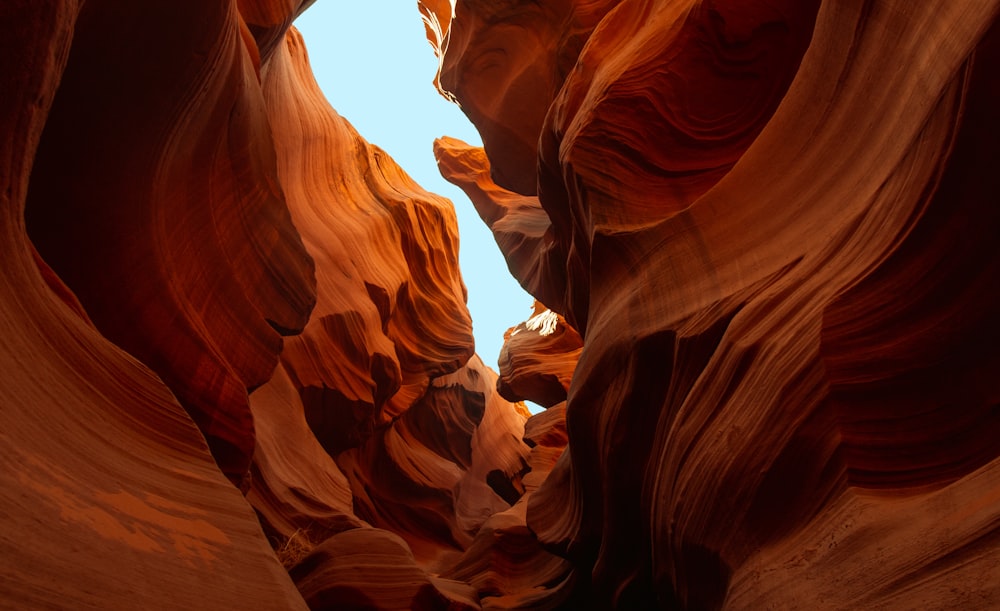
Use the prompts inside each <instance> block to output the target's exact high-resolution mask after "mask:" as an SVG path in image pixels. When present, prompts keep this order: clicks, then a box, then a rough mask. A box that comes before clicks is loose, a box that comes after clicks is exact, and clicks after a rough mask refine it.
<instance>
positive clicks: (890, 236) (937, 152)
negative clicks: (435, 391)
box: [422, 0, 1000, 609]
mask: <svg viewBox="0 0 1000 611" xmlns="http://www.w3.org/2000/svg"><path fill="white" fill-rule="evenodd" d="M422 10H423V12H424V14H425V19H426V21H427V24H428V28H427V29H428V34H429V38H430V40H431V42H432V44H435V45H436V46H437V49H438V53H439V57H440V60H441V72H440V74H439V78H438V81H437V82H438V85H439V87H440V88H441V89H442V90H443V91H444V92H445V93H446V94H447V95H448V96H450V97H452V98H453V99H455V100H456V101H457V102H458V103H459V104H461V106H462V108H463V110H464V111H465V112H466V114H467V115H468V116H469V118H470V119H471V120H472V121H473V122H474V123H475V124H476V125H477V127H478V128H479V130H480V133H481V134H482V136H483V142H484V145H485V146H484V149H485V150H482V149H476V148H473V147H469V146H466V145H464V144H463V143H460V142H457V141H454V140H450V139H443V140H441V141H439V142H438V145H437V154H438V157H439V162H440V166H441V169H442V172H443V174H444V175H445V176H446V177H447V178H448V179H449V180H451V181H452V182H454V183H455V184H458V185H460V186H461V187H462V188H463V189H465V191H466V192H467V193H468V195H469V196H470V198H471V199H472V201H473V202H474V204H475V205H476V207H477V210H478V211H479V213H480V215H481V216H482V218H483V220H484V221H485V222H486V223H487V225H489V226H490V228H491V229H492V230H493V232H494V234H495V237H496V241H497V244H498V245H499V247H500V249H501V250H502V251H503V252H504V255H505V256H506V258H507V260H508V265H509V267H510V269H511V271H512V272H513V273H514V275H515V276H516V277H517V278H518V280H519V281H520V283H521V284H522V286H524V287H525V289H526V290H528V291H529V292H530V293H532V294H533V295H535V297H536V298H537V299H538V300H539V301H541V302H542V303H544V304H545V306H546V307H548V308H551V309H552V310H554V311H555V312H558V313H559V314H561V315H562V316H564V317H565V319H566V320H567V321H568V323H569V324H570V325H571V326H572V327H573V328H575V329H576V330H577V331H578V332H579V333H580V335H581V336H582V338H583V345H582V350H581V351H580V353H579V361H578V364H577V366H576V369H575V372H574V374H573V377H572V382H571V384H570V386H569V389H568V399H567V402H566V404H565V427H566V432H567V438H568V446H567V448H566V450H565V451H564V452H563V453H562V455H561V456H560V458H559V459H558V460H557V462H556V463H555V465H554V466H553V467H552V469H551V472H550V473H549V475H548V477H547V478H546V479H545V480H544V481H543V482H542V483H541V484H540V486H539V487H538V488H537V489H536V490H534V491H533V492H532V493H531V495H530V499H529V500H528V502H527V508H526V515H525V523H526V526H527V527H528V529H530V532H532V533H533V534H534V535H535V536H537V540H538V542H539V544H540V545H541V546H542V547H543V548H544V549H545V550H547V551H548V552H551V553H554V554H556V555H557V556H559V557H561V558H564V559H567V560H568V561H570V563H571V564H572V572H573V573H575V576H574V578H570V577H567V578H566V579H565V580H564V581H563V582H560V584H559V585H558V586H556V587H554V588H553V591H552V593H551V598H550V601H553V602H554V601H556V600H559V599H560V597H563V600H568V601H575V602H570V603H565V604H566V605H567V606H568V607H570V608H572V607H573V606H574V605H576V606H588V605H589V606H592V607H593V608H601V609H603V608H622V609H640V608H697V609H700V608H720V607H724V608H733V609H763V608H837V609H844V608H954V607H973V608H989V607H993V606H996V605H997V604H1000V590H998V584H1000V503H998V502H997V499H998V498H1000V497H998V493H1000V451H998V448H997V445H996V443H995V439H996V438H997V435H998V433H1000V384H998V380H1000V360H998V358H997V352H996V349H995V346H996V342H997V339H998V338H1000V324H998V317H997V313H998V312H1000V288H998V285H997V282H996V279H997V277H998V275H997V273H998V271H1000V257H998V255H997V253H996V249H995V240H996V236H997V235H1000V215H998V211H997V207H996V202H997V201H1000V181H998V177H997V173H996V171H995V168H996V165H997V160H998V154H1000V153H998V147H997V142H998V141H1000V140H998V136H1000V119H998V116H997V113H996V112H995V108H997V104H998V102H1000V79H998V78H997V74H998V68H1000V26H997V25H996V19H997V11H998V8H997V3H996V2H956V3H950V4H948V5H946V6H945V5H940V4H938V5H933V6H931V5H929V4H913V3H908V2H894V1H889V0H879V1H866V0H852V1H848V2H839V1H838V2H831V1H823V2H820V1H814V2H801V1H798V0H795V1H791V0H790V1H782V2H728V1H723V0H716V1H713V0H705V1H694V0H691V1H657V0H648V1H629V0H621V1H605V2H599V1H598V2H570V1H567V2H554V3H545V4H543V5H542V4H536V3H524V2H478V1H473V0H464V1H463V0H459V1H458V2H457V5H456V6H454V7H449V6H447V5H446V4H445V5H442V3H436V2H423V3H422ZM452 16H454V19H453V20H452ZM512 339H516V338H512ZM535 360H537V359H535ZM556 366H557V367H558V365H556ZM524 367H526V368H528V369H530V368H534V367H536V365H534V364H525V365H524ZM530 429H531V421H529V430H530ZM554 583H555V582H553V581H550V582H549V585H552V584H554ZM560 589H561V590H564V591H563V592H559V590H560ZM574 597H575V598H574Z"/></svg>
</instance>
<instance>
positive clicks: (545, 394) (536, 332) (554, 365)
mask: <svg viewBox="0 0 1000 611" xmlns="http://www.w3.org/2000/svg"><path fill="white" fill-rule="evenodd" d="M504 340H505V341H504V344H503V347H502V348H501V349H500V358H499V363H498V364H499V366H500V380H499V382H498V384H497V390H498V391H499V392H500V394H501V395H503V396H504V397H505V398H507V399H509V400H511V401H523V400H525V399H527V400H530V401H533V402H535V403H537V404H539V405H541V406H542V407H551V406H553V405H555V404H557V403H561V402H563V401H565V400H566V393H567V391H568V390H569V386H570V382H571V381H572V379H573V370H574V369H576V362H577V361H578V360H579V358H580V351H581V350H582V349H583V340H582V339H581V338H580V335H579V334H578V333H577V332H576V331H575V330H574V329H573V328H572V327H570V326H569V325H567V324H566V321H565V320H564V319H563V318H562V317H561V316H559V315H558V314H556V313H555V312H553V311H552V310H549V309H548V308H546V307H545V306H544V305H542V304H541V303H539V302H538V301H536V302H535V308H534V313H533V314H532V316H531V318H529V319H528V320H526V321H525V322H523V323H521V324H519V325H517V326H516V327H512V328H510V329H508V330H507V333H506V336H505V338H504Z"/></svg>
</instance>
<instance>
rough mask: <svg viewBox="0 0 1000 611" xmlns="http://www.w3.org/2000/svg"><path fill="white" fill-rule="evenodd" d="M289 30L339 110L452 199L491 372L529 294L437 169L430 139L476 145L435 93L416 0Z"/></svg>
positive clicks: (314, 18)
mask: <svg viewBox="0 0 1000 611" xmlns="http://www.w3.org/2000/svg"><path fill="white" fill-rule="evenodd" d="M295 26H296V27H297V28H298V29H299V30H300V31H301V32H302V36H303V37H304V38H305V42H306V47H307V49H308V51H309V60H310V63H311V64H312V69H313V73H314V74H315V75H316V80H317V81H318V82H319V85H320V87H321V88H322V89H323V93H324V94H326V97H327V99H328V100H329V101H330V104H331V105H332V106H333V107H334V108H335V109H336V110H337V112H338V113H340V115H341V116H343V117H346V118H347V120H349V121H350V122H351V123H352V124H353V125H354V127H355V128H356V129H357V130H358V132H360V133H361V135H362V136H364V137H365V139H366V140H368V141H369V142H371V143H373V144H376V145H378V146H379V147H381V148H383V149H385V150H386V151H387V152H388V153H389V154H390V155H392V157H393V158H394V159H395V160H396V162H397V163H399V165H400V166H402V167H403V169H404V170H406V172H407V173H408V174H410V176H412V177H413V178H414V180H416V181H417V182H418V183H420V185H421V186H422V187H423V188H425V189H427V190H428V191H431V192H434V193H438V194H440V195H443V196H445V197H447V198H448V199H450V200H451V201H452V202H454V204H455V209H456V212H457V215H458V228H459V235H460V240H461V244H460V254H459V264H460V266H461V268H462V276H463V277H464V278H465V284H466V286H467V287H468V289H469V311H470V312H471V313H472V323H473V333H474V335H475V338H476V351H477V352H478V353H479V356H480V357H482V359H483V362H485V363H486V364H487V365H489V366H490V367H492V368H493V369H494V370H495V369H496V368H497V367H496V360H497V355H498V354H499V353H500V346H501V345H502V344H503V333H504V331H506V330H507V328H508V327H512V326H514V325H516V324H517V323H519V322H521V321H523V320H525V319H526V318H527V317H528V316H530V315H531V304H532V298H531V297H530V296H529V295H528V294H527V293H525V292H524V291H523V290H522V289H521V287H520V286H518V284H517V282H516V281H514V279H513V278H512V277H511V276H510V272H508V271H507V265H506V263H505V262H504V260H503V257H502V256H501V255H500V251H499V250H498V249H497V246H496V243H495V242H494V241H493V235H492V234H491V233H490V231H489V230H488V229H487V228H486V225H485V224H484V223H483V222H482V220H480V218H479V216H478V215H477V214H476V211H475V209H474V208H473V207H472V203H471V202H469V200H468V198H467V197H466V196H465V194H464V193H463V192H462V191H461V190H460V189H458V188H457V187H454V186H453V185H452V184H451V183H449V182H447V181H445V180H444V179H443V178H441V175H440V173H439V172H438V169H437V163H436V162H435V161H434V151H433V144H434V139H435V138H437V137H439V136H444V135H448V136H453V137H456V138H460V139H462V140H465V141H466V142H468V143H470V144H476V145H481V144H482V143H481V141H480V139H479V134H478V133H477V132H476V130H475V128H474V127H473V126H472V124H471V123H469V121H468V119H466V118H465V115H464V114H462V111H461V110H459V108H458V107H457V106H455V105H454V104H451V103H450V102H448V101H447V100H445V99H444V98H443V97H441V96H440V95H439V94H438V93H437V90H436V89H435V88H434V85H433V79H434V74H435V72H436V71H437V58H435V57H434V52H433V50H432V49H431V46H430V44H429V43H428V42H427V39H426V38H425V37H424V27H423V23H422V22H421V20H420V13H419V11H418V10H417V2H416V0H378V1H371V0H369V1H366V2H346V1H336V0H319V1H318V2H316V3H315V4H313V5H312V6H311V7H310V8H309V9H307V10H306V12H305V13H303V14H302V16H300V17H299V18H298V19H297V20H296V22H295Z"/></svg>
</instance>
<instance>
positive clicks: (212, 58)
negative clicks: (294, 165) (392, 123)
mask: <svg viewBox="0 0 1000 611" xmlns="http://www.w3.org/2000/svg"><path fill="white" fill-rule="evenodd" d="M151 22H155V23H157V26H156V27H155V28H151V27H149V25H148V24H149V23H151ZM243 27H244V26H243V25H242V21H241V18H240V16H239V13H238V12H237V11H236V6H235V3H232V2H222V3H214V4H212V5H207V4H201V3H196V2H182V3H177V2H165V1H158V2H151V3H150V2H147V3H142V4H136V3H133V2H122V1H118V0H96V1H95V2H87V3H86V4H84V7H83V9H82V11H81V13H80V17H79V19H78V21H77V23H76V26H75V28H74V32H73V47H72V50H71V53H70V57H69V61H68V64H67V68H66V73H65V75H64V76H63V78H62V80H61V82H60V85H59V92H58V95H57V96H56V99H55V101H54V103H53V107H52V112H51V116H50V117H49V120H48V121H47V122H46V125H45V130H44V133H43V135H42V139H41V143H40V144H39V150H38V156H37V159H36V162H35V165H34V167H33V169H32V175H31V186H30V188H29V192H28V205H27V210H26V217H27V222H28V229H29V233H30V235H31V239H32V241H33V242H34V243H35V245H36V246H37V247H38V250H39V252H40V253H41V255H42V257H43V258H44V259H45V261H46V262H47V263H48V264H49V265H51V266H52V268H53V269H54V270H55V272H56V273H57V274H59V276H60V278H62V279H63V280H64V281H65V282H66V284H67V285H68V286H69V287H70V289H72V290H73V292H74V293H75V294H76V295H77V297H79V299H80V301H81V303H82V304H83V306H84V307H85V308H86V310H87V313H88V314H89V316H90V318H91V319H92V320H93V321H94V323H95V324H96V326H97V328H98V329H99V330H100V331H101V333H102V334H103V335H105V336H106V337H108V338H109V339H111V340H112V341H114V342H115V343H116V344H118V345H119V346H121V347H123V348H124V349H125V350H127V351H128V352H129V353H130V354H132V355H133V356H135V357H137V358H138V359H140V360H141V361H143V362H144V363H147V364H148V365H149V366H150V367H151V368H152V369H153V370H154V371H156V373H157V374H158V375H159V376H160V377H161V378H163V380H164V381H165V382H166V383H167V385H168V386H169V387H170V388H171V390H173V392H174V393H175V394H176V395H177V397H178V399H180V401H181V403H182V404H183V405H184V406H185V407H186V408H187V410H188V412H189V413H190V414H191V416H192V417H193V418H194V420H195V422H196V423H198V425H199V427H200V428H201V430H202V432H203V433H204V434H205V436H206V438H207V439H208V442H209V446H210V447H211V448H212V452H213V455H214V456H215V458H216V461H217V462H218V463H219V465H220V466H221V467H222V469H223V471H224V472H225V473H226V474H227V475H228V476H229V477H230V479H231V480H233V481H234V482H235V483H237V484H240V485H241V486H245V482H244V481H243V480H244V478H245V476H246V473H247V470H248V468H249V464H250V458H251V455H252V454H253V419H252V417H251V415H250V409H249V406H248V405H247V389H248V388H254V387H256V386H259V385H260V384H262V383H264V382H265V381H267V379H268V378H269V377H270V375H271V372H272V371H273V370H274V367H275V365H277V359H278V353H279V352H280V351H281V347H282V340H281V334H283V333H290V332H295V331H297V330H300V329H301V328H302V327H303V325H304V324H305V322H306V318H307V316H308V314H309V311H310V309H311V308H312V305H313V302H314V300H315V292H314V282H315V281H314V279H313V263H312V261H311V260H310V258H309V256H308V255H307V253H306V251H305V249H304V248H303V246H302V242H301V240H300V239H299V236H298V234H297V233H296V231H295V227H294V226H293V225H292V221H291V217H290V216H289V214H288V209H287V207H286V206H285V201H284V196H283V194H282V190H281V186H280V185H279V183H278V176H277V173H276V168H275V162H274V146H273V144H272V142H271V130H270V127H269V125H268V122H267V115H266V114H265V112H264V100H263V96H262V95H261V89H260V84H259V83H258V80H257V79H258V77H257V73H256V68H255V66H254V62H253V60H252V55H253V54H254V53H256V50H255V49H254V51H253V53H251V51H250V50H248V48H252V47H253V45H254V43H253V40H252V39H249V38H248V37H244V36H242V35H241V32H242V28H243ZM110 32H114V34H113V35H111V34H110ZM248 45H249V47H248Z"/></svg>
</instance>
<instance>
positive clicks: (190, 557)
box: [0, 1, 305, 609]
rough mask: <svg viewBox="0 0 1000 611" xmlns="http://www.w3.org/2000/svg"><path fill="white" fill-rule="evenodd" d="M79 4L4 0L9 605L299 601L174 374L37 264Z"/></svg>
mask: <svg viewBox="0 0 1000 611" xmlns="http://www.w3.org/2000/svg"><path fill="white" fill-rule="evenodd" d="M80 4H81V3H78V2H68V1H67V2H44V3H39V2H18V1H15V2H7V3H4V4H3V6H2V7H0V38H2V39H3V40H4V42H5V47H4V48H5V53H4V57H3V60H0V61H2V63H0V90H2V91H3V92H4V95H3V96H0V130H2V132H3V134H4V136H5V137H4V140H3V142H2V143H0V262H2V264H0V285H2V286H3V290H2V291H0V328H2V329H3V342H0V461H2V463H3V468H2V469H0V606H3V607H5V608H16V609H43V608H44V609H53V608H65V609H80V608H101V609H135V608H144V609H162V608H192V609H193V608H215V609H238V608H249V607H264V608H274V609H279V608H280V609H304V608H305V605H304V604H303V601H302V599H301V597H300V596H299V594H298V592H297V591H296V590H295V588H294V586H293V585H292V582H291V580H290V579H289V578H288V575H287V574H286V573H285V572H284V571H283V570H282V568H281V566H280V565H279V564H278V562H277V561H276V560H275V558H274V555H273V554H272V553H271V550H270V549H269V548H268V546H267V543H266V541H265V539H264V537H263V535H262V533H261V531H260V526H259V525H258V523H257V521H256V519H255V517H254V515H253V512H252V510H251V509H250V507H249V506H248V505H247V504H246V502H245V501H244V500H243V498H242V497H241V496H240V494H239V491H237V490H236V488H234V487H233V486H232V485H231V484H230V483H229V482H228V481H227V480H226V479H225V477H223V475H222V473H221V472H220V471H219V469H218V467H217V466H216V464H215V463H214V462H213V460H212V457H211V456H210V454H209V452H208V447H207V446H206V444H205V440H204V438H203V437H202V436H201V434H200V433H199V432H198V429H197V428H196V427H195V425H194V423H193V422H192V420H191V418H190V417H189V416H188V415H187V413H186V412H185V411H184V409H183V408H182V407H181V406H180V404H178V403H177V401H176V399H175V398H174V397H173V395H171V393H170V391H169V390H168V389H167V387H166V386H165V385H164V384H163V382H162V381H160V379H159V378H157V377H156V375H155V374H154V373H153V372H151V371H150V370H149V369H148V368H147V367H145V366H144V365H142V364H141V363H139V362H138V361H136V360H135V359H134V358H131V357H130V356H129V355H127V354H126V353H125V352H123V351H122V350H121V349H120V348H118V347H116V346H115V345H114V344H112V343H111V342H109V341H108V340H107V339H105V338H104V337H102V336H101V335H100V334H99V333H98V332H97V330H95V329H94V327H93V325H92V324H91V323H90V322H89V321H88V320H87V319H86V318H85V317H84V316H82V315H81V310H80V306H79V304H78V303H77V302H76V300H75V298H74V297H73V295H72V293H71V292H70V291H69V290H68V289H67V288H66V287H65V286H64V285H62V283H61V281H60V280H59V278H58V277H56V276H55V275H54V274H53V273H52V271H51V270H50V269H49V268H48V267H47V266H44V265H42V266H39V265H36V262H37V261H38V259H37V257H36V256H35V255H34V254H33V249H32V248H31V244H30V242H29V241H28V237H27V235H26V233H25V225H24V218H23V214H24V210H25V208H24V206H25V200H26V199H29V197H28V190H29V176H30V174H31V173H32V163H33V159H34V155H35V151H36V149H37V147H38V145H39V141H40V140H41V139H42V131H43V127H44V126H45V124H46V121H47V120H51V119H50V116H49V110H50V107H51V106H52V104H53V99H54V98H55V97H56V96H57V93H56V92H57V89H59V87H60V78H61V75H62V73H63V68H64V66H65V64H66V60H67V55H68V54H69V53H70V42H71V40H72V39H73V28H74V23H75V22H76V20H77V17H78V14H79V10H80ZM88 4H89V3H88ZM81 18H82V17H81ZM60 91H61V90H60ZM60 178H61V179H65V180H69V179H70V177H69V176H62V177H60ZM78 254H81V253H78ZM81 256H82V254H81Z"/></svg>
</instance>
